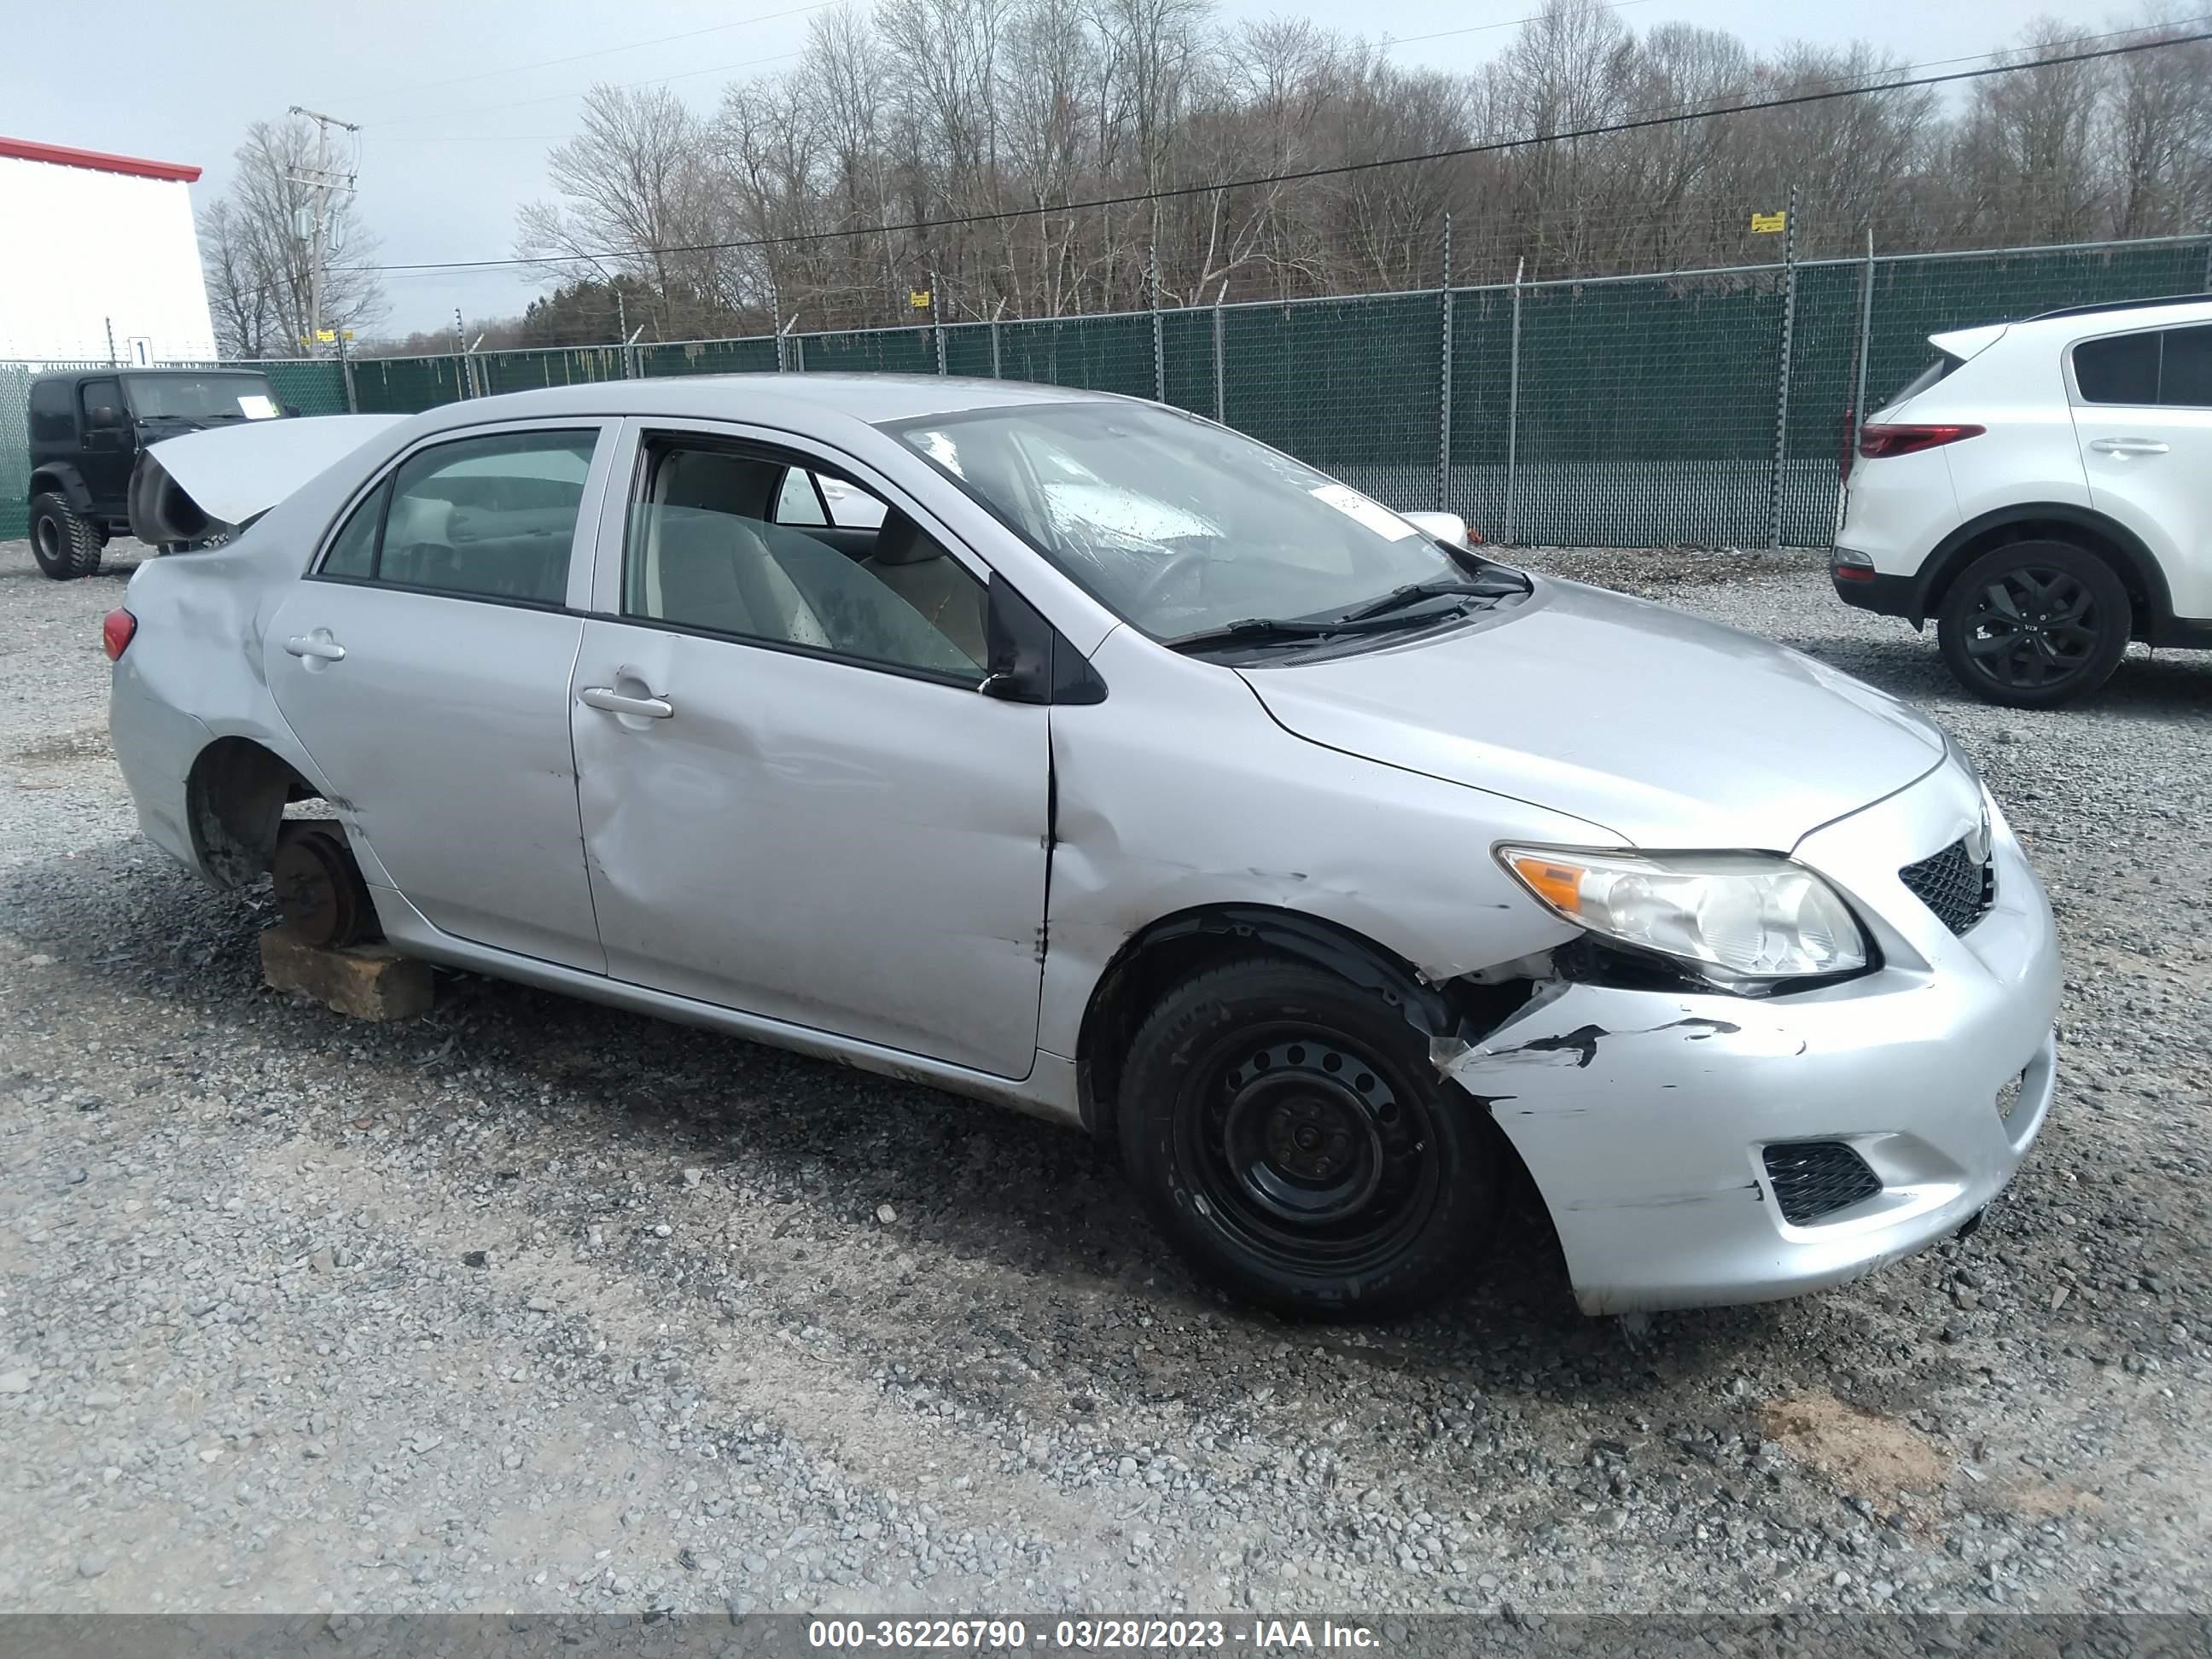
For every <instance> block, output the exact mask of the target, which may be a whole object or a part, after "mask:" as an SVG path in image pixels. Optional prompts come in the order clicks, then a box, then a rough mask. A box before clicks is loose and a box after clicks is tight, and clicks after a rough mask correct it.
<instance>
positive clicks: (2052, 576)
mask: <svg viewBox="0 0 2212 1659" xmlns="http://www.w3.org/2000/svg"><path fill="white" fill-rule="evenodd" d="M2133 620H2134V617H2133V611H2132V609H2131V607H2130V605H2129V603H2128V591H2127V589H2126V588H2125V587H2124V586H2122V584H2121V582H2120V579H2119V577H2118V574H2116V573H2115V572H2114V571H2113V569H2112V566H2111V565H2109V564H2107V563H2106V562H2105V561H2104V560H2102V559H2100V558H2099V557H2098V556H2096V555H2095V554H2094V553H2092V552H2089V551H2088V550H2086V549H2084V548H2080V547H2075V546H2072V545H2070V544H2068V543H2065V542H2049V541H2033V542H2015V543H2012V544H2010V545H2008V546H2005V547H2000V548H1997V549H1996V550H1994V551H1992V552H1989V553H1985V554H1984V555H1983V556H1981V557H1980V558H1978V559H1977V560H1975V561H1974V562H1972V564H1970V565H1968V566H1967V567H1966V568H1965V569H1964V570H1962V571H1960V573H1959V574H1958V576H1957V578H1956V579H1955V580H1954V581H1953V582H1952V583H1951V585H1950V586H1949V587H1948V588H1947V589H1946V590H1945V591H1944V594H1943V600H1942V605H1940V606H1939V607H1938V608H1937V611H1936V642H1937V643H1938V645H1940V646H1941V647H1942V652H1943V660H1944V662H1945V663H1946V664H1948V665H1949V667H1950V670H1951V672H1952V674H1953V675H1954V677H1955V678H1957V679H1958V682H1959V684H1961V685H1963V686H1965V687H1966V690H1969V691H1972V693H1973V694H1974V695H1975V696H1978V697H1980V698H1982V699H1983V700H1984V701H1985V702H1994V703H2002V704H2003V705H2004V706H2005V707H2007V708H2057V707H2058V706H2059V705H2060V704H2062V703H2069V702H2073V701H2074V700H2075V698H2077V697H2081V696H2087V695H2088V694H2089V693H2090V692H2092V691H2093V690H2096V689H2097V688H2098V687H2099V686H2100V685H2102V684H2104V683H2105V682H2106V680H2108V679H2110V678H2112V671H2113V670H2114V669H2116V668H2118V666H2119V665H2120V659H2121V658H2122V657H2123V656H2124V655H2125V654H2126V653H2127V648H2128V635H2129V632H2130V628H2131V626H2132V624H2133Z"/></svg>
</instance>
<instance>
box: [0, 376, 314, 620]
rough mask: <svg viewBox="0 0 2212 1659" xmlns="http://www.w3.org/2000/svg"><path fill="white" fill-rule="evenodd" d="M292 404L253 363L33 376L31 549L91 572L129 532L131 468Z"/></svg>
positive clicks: (41, 557)
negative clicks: (200, 434) (160, 446)
mask: <svg viewBox="0 0 2212 1659" xmlns="http://www.w3.org/2000/svg"><path fill="white" fill-rule="evenodd" d="M292 412H293V411H291V410H287V409H285V408H284V407H283V404H279V403H278V402H277V401H276V392H275V390H274V389H273V388H272V387H271V386H270V384H269V377H268V376H267V375H265V374H255V373H253V372H252V370H250V369H229V368H100V369H87V370H82V371H79V372H77V373H74V374H42V375H40V377H39V378H38V379H37V380H33V381H32V382H31V408H30V417H31V418H30V428H31V551H32V553H33V555H35V556H36V557H37V559H38V561H39V568H40V569H41V570H43V571H45V572H46V574H48V575H49V576H52V578H53V579H54V580H57V581H67V580H69V579H70V577H72V576H89V575H90V574H92V573H93V572H94V571H95V570H97V569H99V568H100V551H101V550H102V549H104V548H105V547H106V545H107V538H109V537H110V536H112V535H128V534H129V533H130V531H131V523H130V497H131V470H132V468H133V467H135V466H136V465H137V461H138V456H139V453H140V452H141V451H143V449H145V448H146V447H147V446H149V444H156V443H159V442H161V440H162V439H164V438H173V437H175V436H176V435H178V434H179V433H180V432H197V431H199V430H201V429H202V428H205V427H211V426H222V425H225V424H227V423H228V422H233V421H252V420H265V419H268V418H270V416H281V415H287V414H290V413H292Z"/></svg>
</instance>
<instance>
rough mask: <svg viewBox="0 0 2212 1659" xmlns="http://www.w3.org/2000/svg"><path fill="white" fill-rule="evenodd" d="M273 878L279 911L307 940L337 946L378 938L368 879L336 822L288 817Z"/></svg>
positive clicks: (278, 846) (315, 943)
mask: <svg viewBox="0 0 2212 1659" xmlns="http://www.w3.org/2000/svg"><path fill="white" fill-rule="evenodd" d="M270 880H271V883H272V884H273V885H274V887H275V889H276V910H277V914H278V915H281V916H283V919H284V925H285V926H286V927H289V928H290V929H291V930H292V932H294V933H296V934H298V935H299V936H300V937H301V939H305V940H306V941H307V943H308V944H310V945H325V946H330V947H332V948H338V947H343V946H344V945H357V944H359V943H360V942H361V941H362V940H363V939H374V938H376V937H377V935H378V931H379V930H378V927H377V922H376V907H375V905H374V902H372V901H371V900H370V898H369V896H368V882H367V881H365V880H364V879H362V873H361V866H360V865H358V864H356V862H355V861H354V856H353V849H352V848H349V847H348V846H347V845H346V843H345V835H344V832H343V830H341V829H339V828H338V827H337V825H336V824H334V823H317V822H310V821H307V820H305V819H288V820H287V821H286V822H285V823H284V826H283V832H282V833H281V835H280V836H279V839H278V841H277V843H276V860H275V862H274V864H273V865H272V866H271V867H270Z"/></svg>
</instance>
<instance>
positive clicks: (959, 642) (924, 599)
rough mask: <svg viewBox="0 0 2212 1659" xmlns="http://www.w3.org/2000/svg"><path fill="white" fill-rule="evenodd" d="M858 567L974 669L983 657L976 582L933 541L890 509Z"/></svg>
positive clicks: (980, 591) (980, 598) (979, 595)
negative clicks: (872, 547) (915, 613)
mask: <svg viewBox="0 0 2212 1659" xmlns="http://www.w3.org/2000/svg"><path fill="white" fill-rule="evenodd" d="M860 568H861V569H863V570H865V571H866V572H867V573H868V574H870V575H872V576H873V577H874V578H875V579H876V580H878V581H879V582H881V583H882V584H883V585H884V586H885V587H888V588H889V589H890V591H891V592H894V593H896V594H897V595H898V596H899V598H901V599H904V600H905V601H906V602H907V604H908V605H911V606H913V607H914V609H915V611H918V612H920V613H921V617H922V619H923V620H924V621H926V622H927V623H929V625H930V626H931V627H933V628H934V629H936V630H937V631H938V632H939V633H940V634H942V635H945V638H946V639H948V640H950V641H951V642H952V643H953V645H954V646H955V647H957V648H958V649H959V651H960V653H961V654H962V655H963V656H965V657H966V658H967V659H969V661H971V662H973V663H975V664H976V665H978V666H980V665H981V664H982V661H983V658H984V652H985V647H984V643H983V613H984V592H983V586H982V584H981V583H980V582H978V581H977V580H975V578H974V577H973V576H970V575H969V574H968V573H967V571H965V570H964V569H963V568H961V566H960V563H959V562H958V561H957V560H956V559H955V558H953V557H952V556H951V555H950V554H948V553H947V552H946V551H945V549H944V548H943V547H941V546H940V545H939V544H938V542H937V540H936V538H933V537H932V536H930V535H928V534H927V532H924V531H923V529H922V528H921V526H920V525H918V524H916V523H915V521H914V520H912V519H910V518H908V516H907V515H906V514H905V513H902V512H900V511H899V510H898V509H897V508H896V507H894V508H892V509H891V511H890V512H889V513H885V514H884V525H883V528H882V529H881V530H879V531H878V532H877V533H876V550H875V551H874V552H873V553H872V554H870V555H869V556H868V557H866V559H864V560H862V561H861V562H860Z"/></svg>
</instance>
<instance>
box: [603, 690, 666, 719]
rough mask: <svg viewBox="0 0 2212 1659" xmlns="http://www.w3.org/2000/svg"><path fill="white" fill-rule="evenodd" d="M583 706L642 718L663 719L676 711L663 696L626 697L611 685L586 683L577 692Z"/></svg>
mask: <svg viewBox="0 0 2212 1659" xmlns="http://www.w3.org/2000/svg"><path fill="white" fill-rule="evenodd" d="M579 695H580V696H581V697H582V698H583V700H584V703H585V706H586V708H604V709H605V710H606V712H607V713H608V714H635V715H637V716H639V717H640V718H641V719H643V720H667V719H668V718H670V717H671V715H673V714H675V713H676V706H675V704H673V703H671V702H669V701H668V699H667V698H665V697H626V696H623V694H622V693H621V692H619V691H617V690H615V689H614V687H612V686H611V685H587V686H586V687H585V688H584V689H583V690H582V691H581V692H580V694H579Z"/></svg>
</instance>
